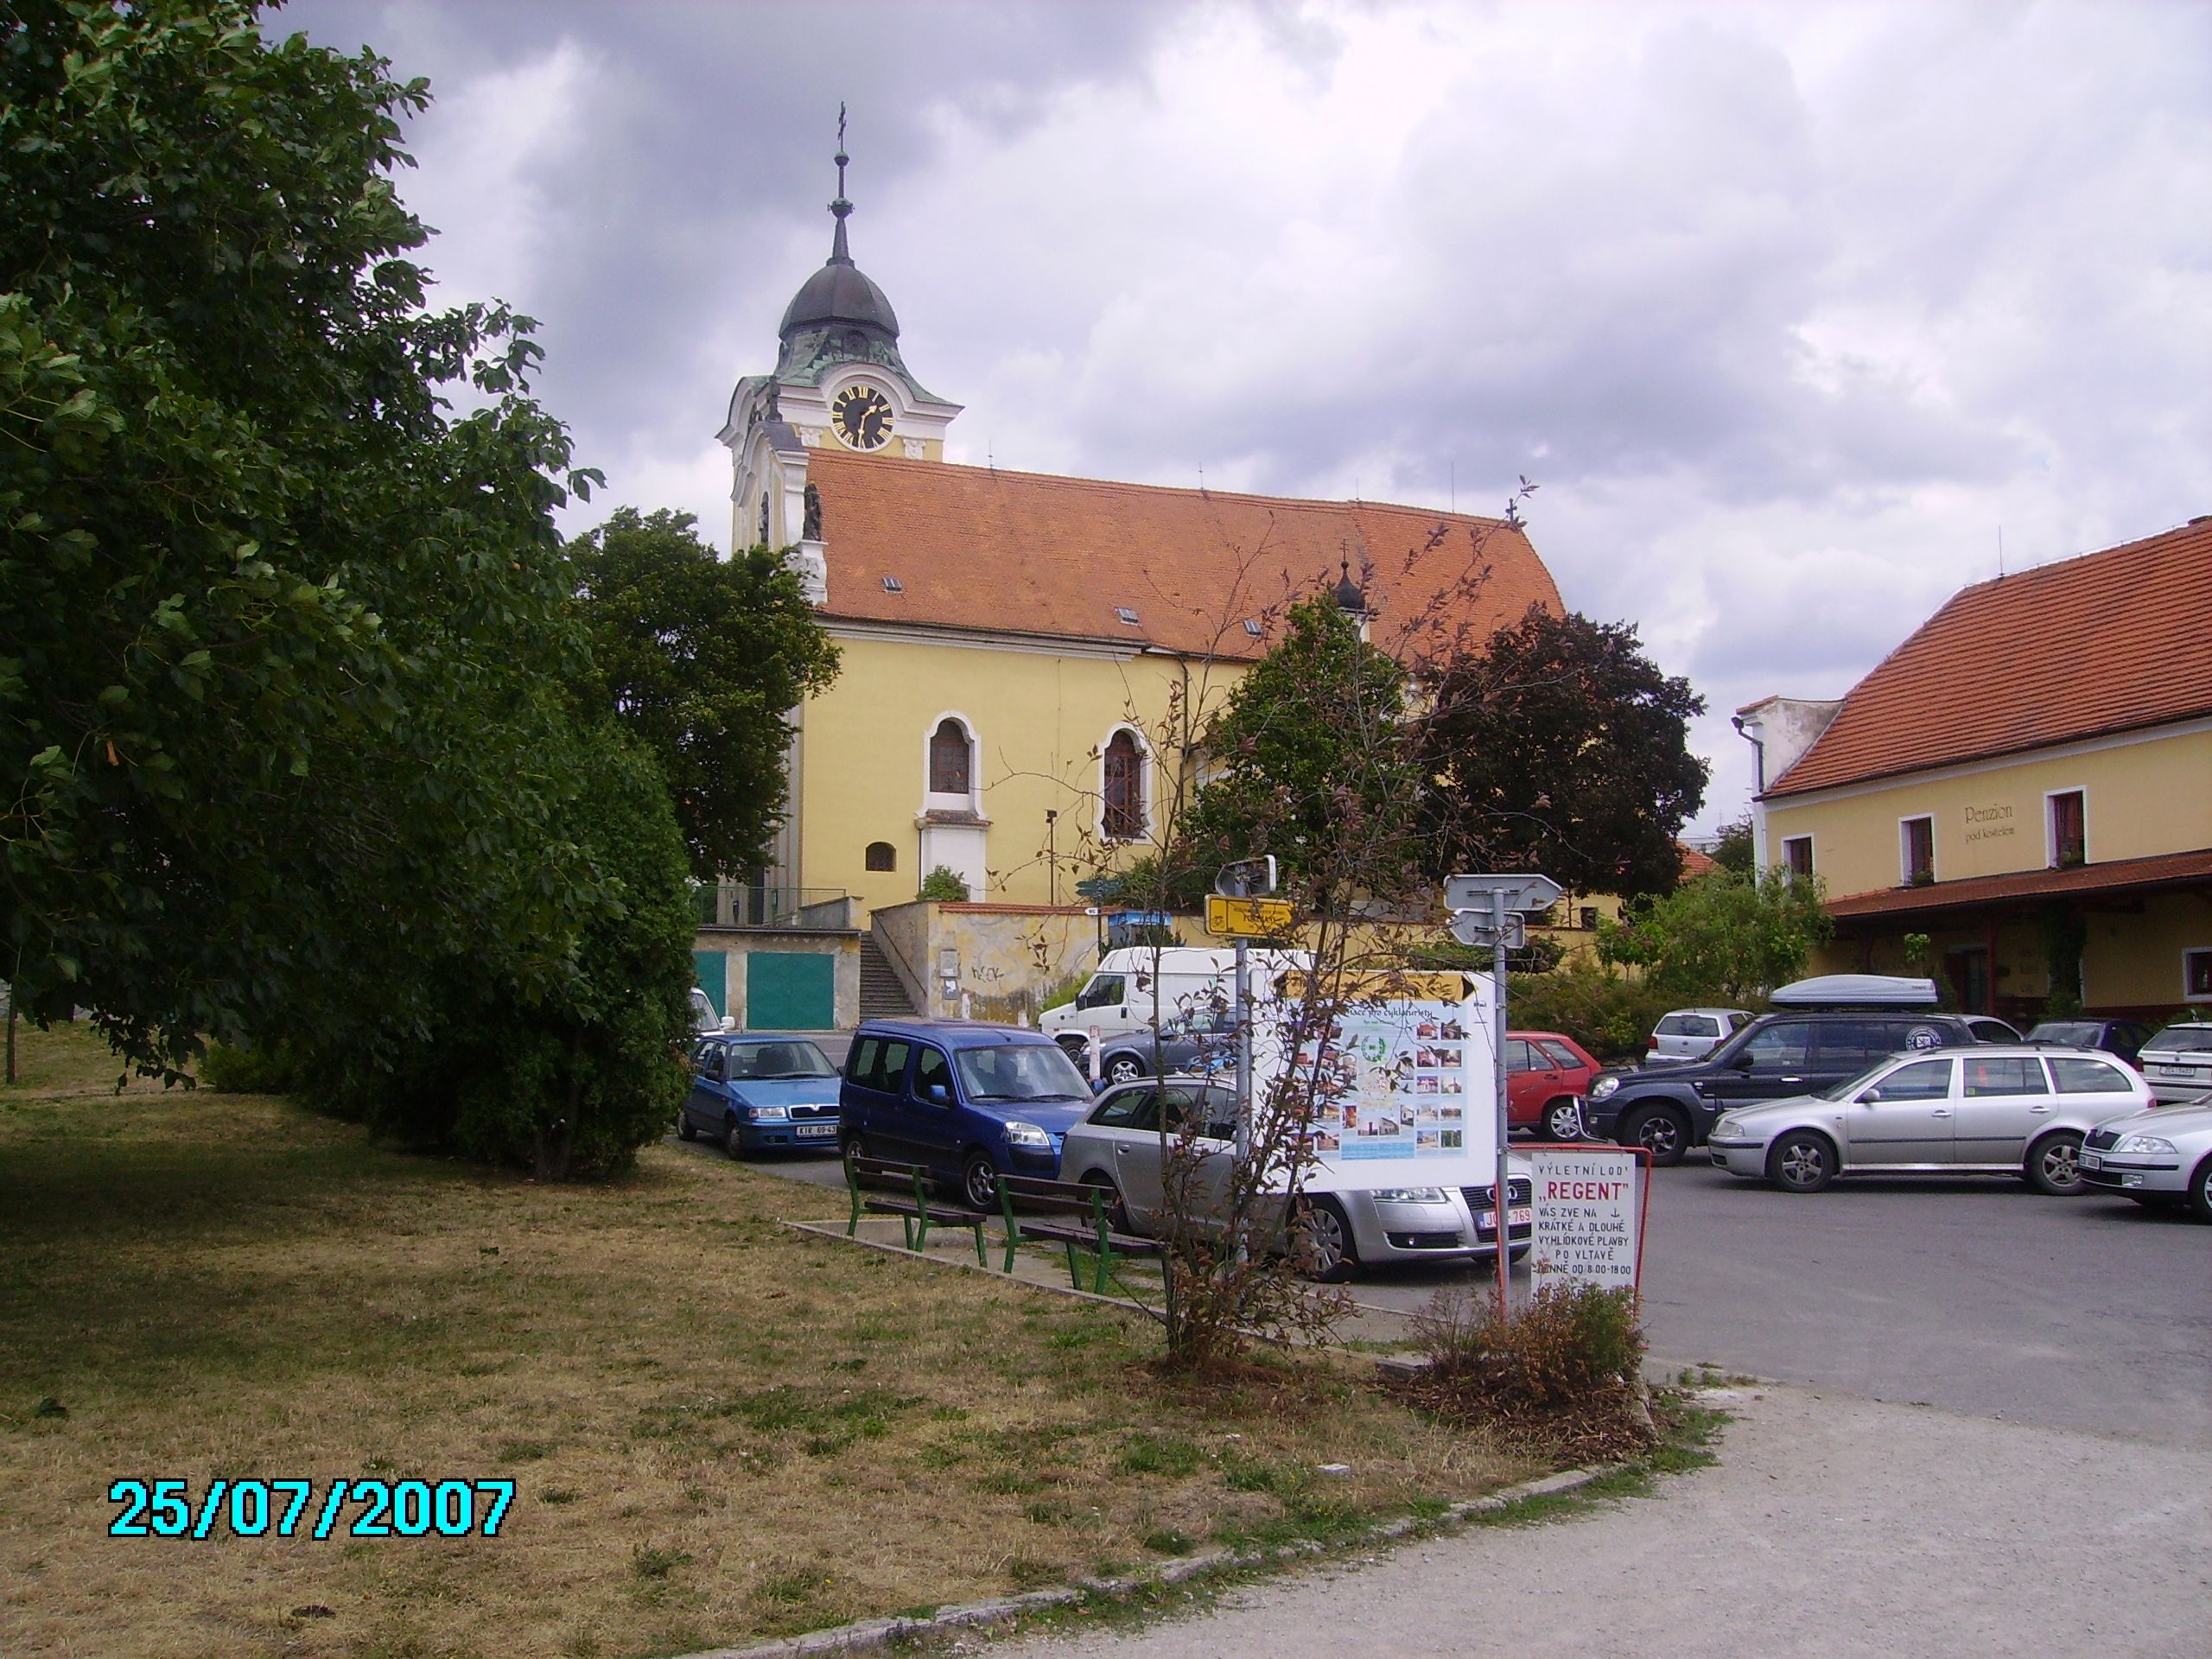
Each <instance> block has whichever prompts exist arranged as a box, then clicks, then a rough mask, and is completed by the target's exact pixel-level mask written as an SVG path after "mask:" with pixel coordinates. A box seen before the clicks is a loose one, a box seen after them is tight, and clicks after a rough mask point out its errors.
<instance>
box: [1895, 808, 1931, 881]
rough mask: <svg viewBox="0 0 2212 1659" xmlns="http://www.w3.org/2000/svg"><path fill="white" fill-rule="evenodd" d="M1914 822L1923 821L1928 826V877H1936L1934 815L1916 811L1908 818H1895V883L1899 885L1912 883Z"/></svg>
mask: <svg viewBox="0 0 2212 1659" xmlns="http://www.w3.org/2000/svg"><path fill="white" fill-rule="evenodd" d="M1916 823H1924V824H1926V825H1927V826H1928V879H1929V880H1930V881H1934V880H1936V879H1937V877H1936V817H1935V815H1934V814H1933V813H1930V812H1916V813H1914V814H1913V815H1912V816H1911V817H1909V818H1899V819H1898V820H1897V885H1898V886H1899V887H1910V886H1911V885H1912V876H1913V869H1912V826H1913V825H1914V824H1916Z"/></svg>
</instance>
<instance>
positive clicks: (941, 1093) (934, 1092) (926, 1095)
mask: <svg viewBox="0 0 2212 1659" xmlns="http://www.w3.org/2000/svg"><path fill="white" fill-rule="evenodd" d="M922 1098H923V1099H924V1100H925V1101H927V1102H929V1103H930V1104H931V1105H932V1106H950V1105H951V1104H952V1090H950V1089H948V1088H946V1087H945V1086H944V1084H941V1083H925V1084H923V1085H922Z"/></svg>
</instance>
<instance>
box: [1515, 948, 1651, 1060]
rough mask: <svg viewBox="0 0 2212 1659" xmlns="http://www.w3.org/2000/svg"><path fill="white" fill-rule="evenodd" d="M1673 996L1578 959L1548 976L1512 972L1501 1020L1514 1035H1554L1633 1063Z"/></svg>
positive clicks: (1609, 1057)
mask: <svg viewBox="0 0 2212 1659" xmlns="http://www.w3.org/2000/svg"><path fill="white" fill-rule="evenodd" d="M1683 1004H1684V999H1683V998H1682V996H1681V995H1679V994H1678V993H1676V992H1674V991H1671V990H1668V989H1665V988H1658V987H1655V986H1652V985H1650V984H1649V983H1647V982H1644V981H1642V980H1635V979H1630V978H1629V977H1628V976H1626V975H1624V974H1623V973H1622V972H1620V971H1619V969H1614V968H1607V967H1605V966H1603V965H1602V964H1600V963H1594V962H1592V961H1590V960H1589V959H1588V958H1587V957H1578V958H1576V959H1575V960H1574V961H1573V962H1570V963H1567V964H1566V965H1565V966H1564V967H1561V968H1558V969H1554V971H1552V972H1551V973H1548V974H1515V975H1513V976H1511V977H1510V980H1509V981H1508V982H1507V987H1506V1017H1507V1019H1508V1020H1510V1022H1511V1023H1512V1025H1513V1026H1514V1027H1515V1029H1516V1030H1520V1031H1557V1032H1564V1033H1566V1034H1567V1036H1569V1037H1572V1038H1573V1039H1574V1040H1575V1041H1576V1042H1578V1043H1580V1044H1581V1045H1582V1046H1583V1047H1585V1048H1586V1049H1588V1050H1589V1051H1590V1052H1592V1054H1595V1055H1596V1056H1597V1057H1598V1058H1599V1059H1601V1060H1620V1061H1629V1060H1633V1059H1635V1058H1637V1057H1638V1056H1639V1055H1641V1054H1642V1053H1643V1050H1644V1039H1646V1038H1647V1037H1649V1035H1650V1033H1651V1027H1654V1026H1656V1024H1658V1023H1659V1016H1660V1015H1662V1014H1665V1013H1666V1012H1667V1011H1668V1010H1669V1008H1677V1007H1682V1006H1683Z"/></svg>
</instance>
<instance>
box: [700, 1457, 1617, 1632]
mask: <svg viewBox="0 0 2212 1659" xmlns="http://www.w3.org/2000/svg"><path fill="white" fill-rule="evenodd" d="M1609 1472H1610V1471H1609V1470H1606V1469H1602V1468H1593V1469H1567V1470H1562V1471H1560V1473H1558V1474H1555V1475H1546V1476H1544V1477H1543V1478H1541V1479H1538V1480H1529V1481H1523V1482H1522V1483H1521V1484H1519V1485H1517V1486H1509V1487H1508V1488H1506V1489H1505V1491H1502V1492H1493V1493H1491V1495H1490V1496H1489V1497H1477V1498H1470V1499H1468V1500H1467V1501H1465V1503H1454V1504H1452V1505H1451V1506H1450V1507H1449V1508H1448V1509H1446V1510H1445V1511H1444V1513H1443V1514H1442V1515H1440V1516H1435V1517H1433V1518H1426V1517H1418V1516H1402V1517H1401V1518H1399V1519H1398V1520H1395V1521H1384V1522H1378V1523H1377V1524H1376V1525H1375V1526H1373V1527H1370V1529H1368V1531H1367V1533H1366V1535H1364V1536H1363V1538H1362V1539H1361V1540H1360V1541H1358V1542H1357V1543H1346V1544H1338V1545H1334V1546H1331V1545H1324V1544H1318V1543H1314V1544H1294V1545H1291V1546H1288V1547H1287V1548H1282V1549H1260V1550H1250V1549H1242V1550H1235V1549H1224V1550H1217V1551H1215V1552H1213V1553H1212V1554H1206V1555H1186V1556H1185V1557H1183V1558H1182V1559H1181V1560H1174V1561H1169V1562H1167V1563H1166V1564H1165V1565H1163V1566H1161V1567H1158V1568H1156V1569H1154V1571H1152V1572H1149V1573H1133V1574H1131V1575H1129V1576H1128V1577H1126V1578H1118V1579H1078V1580H1077V1581H1076V1582H1075V1583H1073V1584H1071V1585H1068V1586H1064V1587H1062V1588H1060V1589H1057V1590H1032V1591H1030V1592H1027V1594H1024V1595H1019V1596H1001V1597H996V1598H995V1599H992V1600H989V1601H970V1602H964V1603H963V1604H961V1605H958V1606H957V1607H943V1608H939V1609H938V1611H936V1612H934V1613H931V1614H930V1615H929V1616H928V1617H927V1618H865V1619H862V1620H861V1621H860V1622H859V1623H857V1624H841V1625H839V1626H837V1627H836V1629H835V1630H810V1631H808V1632H807V1633H806V1634H805V1635H804V1636H789V1637H783V1638H781V1639H780V1640H778V1641H774V1642H764V1643H757V1644H755V1645H754V1646H753V1647H749V1648H709V1649H702V1651H700V1652H697V1653H688V1654H683V1655H681V1656H678V1659H801V1656H804V1655H810V1654H846V1653H872V1652H874V1651H876V1650H878V1649H882V1648H887V1647H889V1646H891V1645H892V1644H893V1643H899V1642H910V1641H913V1640H915V1639H917V1638H918V1637H931V1636H943V1635H950V1634H951V1633H952V1632H954V1631H957V1630H976V1629H979V1628H982V1627H984V1626H988V1625H993V1624H1008V1623H1010V1622H1012V1621H1013V1620H1014V1619H1016V1618H1020V1617H1021V1615H1023V1614H1024V1613H1035V1612H1042V1611H1046V1610H1047V1609H1049V1608H1053V1607H1065V1606H1069V1605H1072V1604H1073V1603H1075V1602H1078V1601H1081V1600H1083V1599H1084V1598H1085V1597H1087V1596H1108V1597H1116V1598H1119V1597H1125V1596H1130V1595H1134V1594H1135V1593H1136V1592H1139V1591H1141V1590H1145V1589H1148V1588H1151V1587H1153V1586H1159V1585H1174V1584H1183V1583H1185V1582H1187V1581H1188V1580H1192V1579H1195V1578H1198V1577H1201V1576H1203V1575H1205V1574H1206V1573H1218V1572H1233V1571H1236V1570H1240V1569H1244V1568H1250V1567H1285V1566H1288V1565H1290V1564H1291V1563H1293V1562H1295V1561H1302V1560H1314V1559H1318V1558H1319V1557H1321V1556H1324V1555H1331V1554H1346V1553H1349V1552H1350V1551H1352V1550H1355V1549H1362V1548H1367V1547H1369V1546H1370V1545H1374V1544H1387V1543H1394V1542H1395V1541H1397V1540H1399V1539H1401V1538H1405V1537H1408V1536H1409V1535H1412V1534H1414V1533H1416V1532H1423V1531H1427V1530H1429V1529H1434V1528H1440V1527H1452V1526H1457V1525H1459V1524H1460V1523H1461V1522H1465V1521H1468V1520H1471V1519H1472V1518H1473V1517H1475V1516H1483V1515H1495V1514H1497V1513H1498V1512H1499V1511H1501V1510H1510V1509H1511V1508H1512V1507H1513V1506H1514V1505H1515V1504H1516V1503H1527V1502H1528V1501H1529V1499H1530V1498H1535V1497H1551V1496H1553V1495H1554V1494H1555V1493H1559V1492H1571V1491H1576V1490H1578V1489H1579V1488H1580V1487H1583V1486H1586V1485H1588V1484H1590V1483H1591V1482H1592V1481H1593V1480H1595V1479H1597V1478H1599V1476H1600V1475H1603V1474H1606V1473H1609Z"/></svg>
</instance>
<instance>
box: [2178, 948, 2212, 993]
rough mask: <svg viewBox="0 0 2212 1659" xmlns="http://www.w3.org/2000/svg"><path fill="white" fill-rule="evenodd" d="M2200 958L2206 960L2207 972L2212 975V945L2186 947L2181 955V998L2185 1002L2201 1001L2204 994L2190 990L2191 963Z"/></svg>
mask: <svg viewBox="0 0 2212 1659" xmlns="http://www.w3.org/2000/svg"><path fill="white" fill-rule="evenodd" d="M2196 957H2203V958H2204V960H2205V967H2206V971H2207V972H2208V973H2212V944H2191V945H2184V946H2183V948H2182V953H2181V996H2182V1001H2184V1002H2188V1001H2196V1000H2198V999H2201V998H2202V996H2203V995H2204V993H2203V992H2202V991H2192V990H2190V988H2189V978H2190V974H2189V969H2190V963H2191V961H2192V960H2193V959H2194V958H2196Z"/></svg>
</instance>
